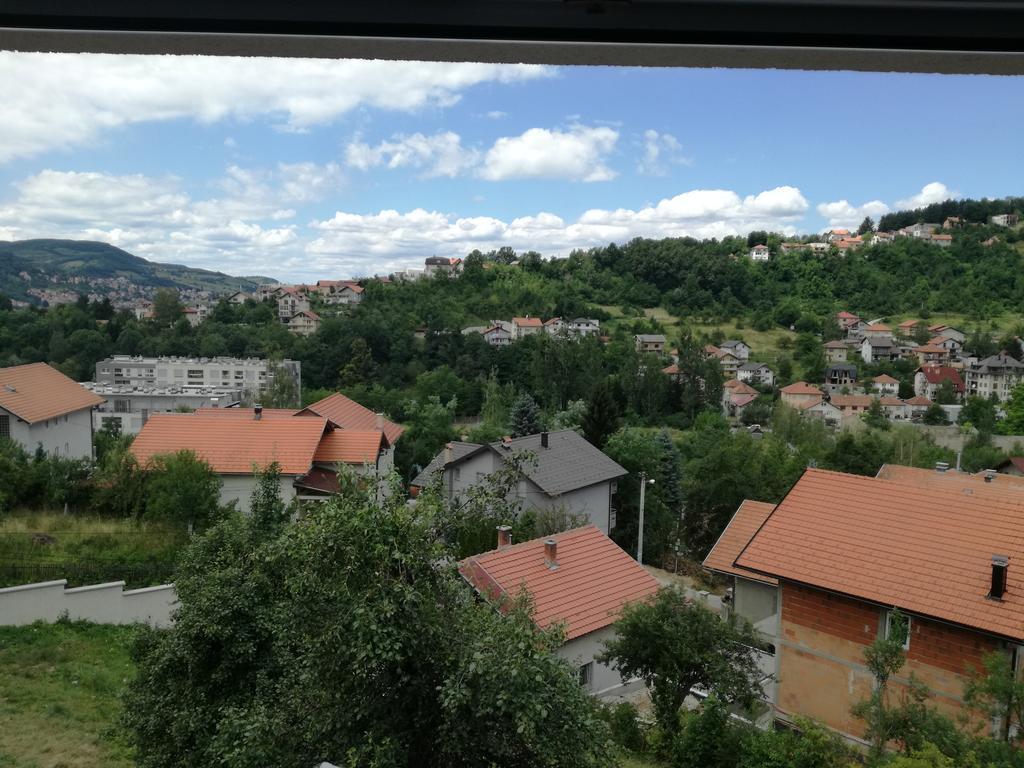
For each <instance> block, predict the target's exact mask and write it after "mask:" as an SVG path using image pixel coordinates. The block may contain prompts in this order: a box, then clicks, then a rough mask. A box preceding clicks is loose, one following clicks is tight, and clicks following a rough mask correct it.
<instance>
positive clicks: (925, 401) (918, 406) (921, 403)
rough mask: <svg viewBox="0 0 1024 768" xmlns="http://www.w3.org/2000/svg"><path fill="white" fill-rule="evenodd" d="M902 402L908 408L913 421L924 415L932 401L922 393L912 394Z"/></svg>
mask: <svg viewBox="0 0 1024 768" xmlns="http://www.w3.org/2000/svg"><path fill="white" fill-rule="evenodd" d="M903 403H904V405H906V406H907V408H909V409H910V418H911V419H912V420H914V421H916V420H918V419H920V418H921V417H922V416H924V412H925V411H927V410H928V409H929V408H931V407H932V401H931V400H930V399H929V398H927V397H925V396H924V395H914V397H912V398H910V399H909V400H904V401H903Z"/></svg>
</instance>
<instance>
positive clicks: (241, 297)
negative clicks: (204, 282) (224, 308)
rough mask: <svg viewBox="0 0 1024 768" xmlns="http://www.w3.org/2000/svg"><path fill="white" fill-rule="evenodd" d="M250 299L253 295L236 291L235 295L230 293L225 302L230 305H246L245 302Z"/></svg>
mask: <svg viewBox="0 0 1024 768" xmlns="http://www.w3.org/2000/svg"><path fill="white" fill-rule="evenodd" d="M249 298H251V294H248V293H244V292H243V291H235V292H234V293H229V294H228V295H227V296H225V297H224V301H226V302H228V303H229V304H245V300H246V299H249Z"/></svg>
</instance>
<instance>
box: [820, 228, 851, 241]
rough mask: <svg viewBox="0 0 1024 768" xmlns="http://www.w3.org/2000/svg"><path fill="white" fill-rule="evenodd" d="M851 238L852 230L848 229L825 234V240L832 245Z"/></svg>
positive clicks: (830, 231)
mask: <svg viewBox="0 0 1024 768" xmlns="http://www.w3.org/2000/svg"><path fill="white" fill-rule="evenodd" d="M848 237H850V230H848V229H832V230H829V231H828V232H827V233H826V234H825V239H826V240H828V241H829V242H830V243H838V242H839V241H840V240H845V239H846V238H848Z"/></svg>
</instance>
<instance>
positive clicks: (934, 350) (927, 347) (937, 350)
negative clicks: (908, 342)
mask: <svg viewBox="0 0 1024 768" xmlns="http://www.w3.org/2000/svg"><path fill="white" fill-rule="evenodd" d="M945 351H946V350H945V349H943V348H942V347H936V346H935V345H933V344H922V345H921V346H920V347H914V352H925V353H928V354H936V355H938V354H942V353H944V352H945Z"/></svg>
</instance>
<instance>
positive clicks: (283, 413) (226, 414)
mask: <svg viewBox="0 0 1024 768" xmlns="http://www.w3.org/2000/svg"><path fill="white" fill-rule="evenodd" d="M193 413H194V414H195V415H196V416H214V417H223V418H225V419H232V418H234V419H252V418H254V417H255V415H256V410H255V409H254V408H196V409H195V411H193ZM296 413H297V411H296V410H294V409H293V408H264V409H263V413H262V418H264V419H286V418H288V417H289V416H294V415H295V414H296Z"/></svg>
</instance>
